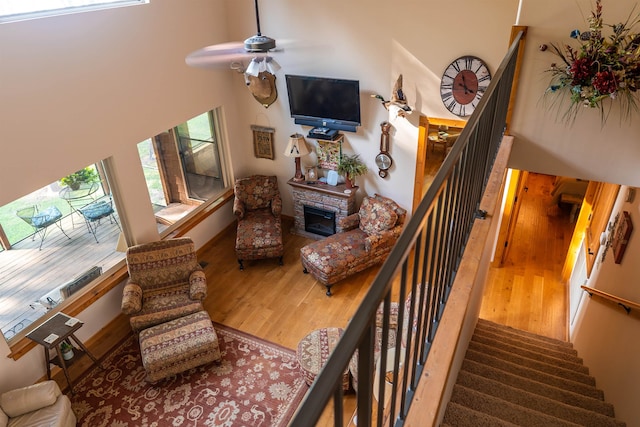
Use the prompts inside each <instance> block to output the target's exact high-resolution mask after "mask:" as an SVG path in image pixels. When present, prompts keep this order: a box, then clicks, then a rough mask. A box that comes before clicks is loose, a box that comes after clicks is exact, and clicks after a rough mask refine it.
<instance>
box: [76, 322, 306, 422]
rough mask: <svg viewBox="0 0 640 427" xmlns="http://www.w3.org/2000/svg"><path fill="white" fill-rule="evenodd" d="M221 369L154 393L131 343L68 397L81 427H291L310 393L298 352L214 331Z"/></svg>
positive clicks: (168, 383)
mask: <svg viewBox="0 0 640 427" xmlns="http://www.w3.org/2000/svg"><path fill="white" fill-rule="evenodd" d="M214 326H215V329H216V332H217V334H218V339H219V341H220V350H221V352H222V363H221V364H220V365H216V364H215V363H211V364H209V365H205V366H202V367H199V368H194V369H191V370H189V371H187V372H185V373H183V374H179V375H176V376H173V377H170V378H167V379H166V380H163V381H159V382H158V383H156V384H154V385H152V384H150V383H147V382H146V380H145V371H144V368H143V367H142V361H141V359H140V347H139V344H138V341H137V340H136V339H135V338H134V337H133V336H131V337H129V338H127V339H126V340H125V341H124V342H123V343H122V344H120V345H119V346H118V347H117V348H116V349H115V350H114V351H113V352H112V353H111V354H109V355H108V356H107V357H106V358H105V359H104V360H103V361H102V365H103V366H104V367H105V368H106V369H104V370H101V369H100V368H98V367H95V368H93V369H92V370H91V371H89V373H88V374H87V375H86V376H84V377H83V378H81V380H80V381H78V383H77V384H76V385H75V387H74V391H75V394H74V395H69V397H70V398H71V400H72V407H73V410H74V411H75V413H76V415H77V417H78V425H79V426H87V427H107V426H109V427H134V426H135V427H145V426H149V427H150V426H184V427H188V426H189V427H190V426H225V427H231V426H263V427H272V426H285V425H286V424H287V423H288V422H289V420H290V419H291V417H292V416H293V413H294V412H295V410H296V409H297V407H298V405H299V404H300V402H301V401H302V398H303V397H304V395H305V393H306V392H307V390H308V386H307V385H306V383H305V382H304V379H303V377H302V375H301V374H300V368H299V365H298V361H297V359H296V354H295V351H293V350H289V349H286V348H284V347H280V346H278V345H276V344H273V343H269V342H266V341H263V340H260V339H259V338H256V337H253V336H251V335H248V334H245V333H243V332H240V331H238V330H235V329H232V328H229V327H226V326H223V325H220V324H217V323H214Z"/></svg>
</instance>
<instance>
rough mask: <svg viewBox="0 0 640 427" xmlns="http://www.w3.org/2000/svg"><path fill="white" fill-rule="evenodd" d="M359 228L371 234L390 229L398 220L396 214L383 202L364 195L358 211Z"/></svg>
mask: <svg viewBox="0 0 640 427" xmlns="http://www.w3.org/2000/svg"><path fill="white" fill-rule="evenodd" d="M358 215H359V216H360V229H361V230H362V231H364V232H365V233H367V234H369V235H371V234H375V233H379V232H381V231H384V230H389V229H391V228H392V227H393V226H394V225H395V224H396V222H397V221H398V214H396V213H395V211H394V210H393V209H392V208H391V207H390V206H389V205H388V204H387V203H385V202H382V201H380V200H376V199H375V198H372V197H365V198H364V199H363V200H362V205H361V206H360V210H359V212H358Z"/></svg>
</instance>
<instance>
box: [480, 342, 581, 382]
mask: <svg viewBox="0 0 640 427" xmlns="http://www.w3.org/2000/svg"><path fill="white" fill-rule="evenodd" d="M471 341H472V342H474V343H479V344H482V345H485V346H489V347H492V348H495V349H498V350H503V351H506V352H508V353H510V354H514V355H518V356H523V357H527V358H529V359H534V360H537V361H539V362H544V363H548V364H551V365H554V366H559V367H562V368H565V369H571V370H574V371H577V372H582V373H584V374H588V373H589V368H587V367H586V366H584V364H583V363H582V359H580V358H577V357H572V356H569V355H564V356H565V357H556V355H555V354H550V353H549V352H545V351H544V349H543V350H542V351H539V350H538V349H531V348H523V347H517V346H515V347H514V346H512V345H510V344H509V343H508V342H504V341H502V340H496V339H492V338H487V337H481V336H476V335H474V336H473V337H472V338H471Z"/></svg>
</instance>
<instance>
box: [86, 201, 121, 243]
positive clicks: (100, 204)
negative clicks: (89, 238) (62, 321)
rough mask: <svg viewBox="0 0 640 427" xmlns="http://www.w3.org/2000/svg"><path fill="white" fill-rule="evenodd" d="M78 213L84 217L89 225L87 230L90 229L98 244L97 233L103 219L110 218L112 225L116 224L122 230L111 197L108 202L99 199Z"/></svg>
mask: <svg viewBox="0 0 640 427" xmlns="http://www.w3.org/2000/svg"><path fill="white" fill-rule="evenodd" d="M77 211H78V213H79V214H80V215H82V217H83V218H84V220H85V222H86V223H87V228H88V229H89V232H90V233H91V234H93V238H94V239H96V243H100V242H99V241H98V236H97V235H96V231H97V229H98V226H99V225H100V221H101V220H102V219H103V218H109V221H111V223H112V224H113V223H115V224H116V225H117V226H118V228H119V229H120V230H122V229H121V228H120V224H118V220H116V217H115V215H114V214H115V211H114V210H113V200H111V197H109V198H107V200H104V199H99V200H96V201H94V202H91V203H89V204H88V205H86V206H84V207H81V208H79V209H77Z"/></svg>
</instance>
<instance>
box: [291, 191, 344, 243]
mask: <svg viewBox="0 0 640 427" xmlns="http://www.w3.org/2000/svg"><path fill="white" fill-rule="evenodd" d="M287 184H289V185H290V186H291V187H292V189H293V211H294V223H293V229H292V230H291V232H292V233H295V234H298V235H301V236H305V237H309V238H312V239H323V238H324V236H321V235H319V234H314V233H309V232H308V231H305V227H304V206H305V205H306V206H311V207H314V208H318V209H323V210H327V211H332V212H335V214H336V233H340V232H341V231H343V230H342V228H341V227H340V226H339V224H338V222H339V220H340V219H341V218H344V217H346V216H348V215H351V214H353V213H356V212H357V207H356V191H357V189H355V188H354V189H352V190H351V193H345V192H344V190H346V186H345V185H344V184H340V185H335V186H334V185H329V184H326V183H323V182H319V181H318V182H315V183H313V184H312V183H307V182H305V181H302V182H295V181H293V179H290V180H289V181H288V182H287Z"/></svg>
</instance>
